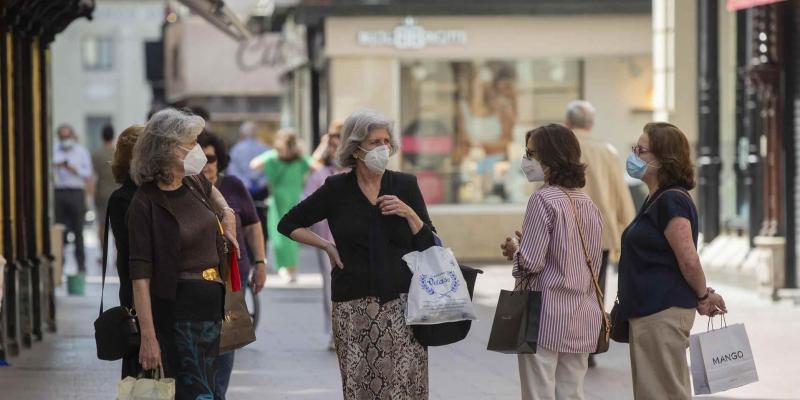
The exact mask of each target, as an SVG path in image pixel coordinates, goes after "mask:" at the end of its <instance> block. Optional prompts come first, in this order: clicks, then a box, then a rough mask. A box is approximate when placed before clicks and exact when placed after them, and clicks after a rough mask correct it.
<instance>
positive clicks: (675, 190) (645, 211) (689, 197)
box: [642, 189, 694, 214]
mask: <svg viewBox="0 0 800 400" xmlns="http://www.w3.org/2000/svg"><path fill="white" fill-rule="evenodd" d="M668 192H676V193H680V194H682V195H684V196H686V198H688V199H689V201H691V202H692V204H694V199H692V196H690V195H689V193H686V191H685V190H682V189H669V190H665V191H663V192H661V193H660V194H659V195H658V197H656V198H655V199H653V201H652V202H651V203H650V205H649V206H647V208H646V209H645V210H644V212H643V213H642V214H646V213H647V212H648V211H650V209H651V208H653V206H654V205H655V204H656V203H657V202H658V199H660V198H661V196H663V195H664V194H666V193H668Z"/></svg>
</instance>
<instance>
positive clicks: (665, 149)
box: [644, 122, 696, 190]
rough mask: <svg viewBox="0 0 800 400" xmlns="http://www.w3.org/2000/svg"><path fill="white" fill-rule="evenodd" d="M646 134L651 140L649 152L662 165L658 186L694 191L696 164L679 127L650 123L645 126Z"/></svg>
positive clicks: (662, 123) (663, 123) (659, 171)
mask: <svg viewBox="0 0 800 400" xmlns="http://www.w3.org/2000/svg"><path fill="white" fill-rule="evenodd" d="M644 133H645V134H647V137H648V139H650V148H649V149H648V150H650V152H651V153H653V155H654V156H656V159H658V161H659V163H660V164H661V168H659V169H658V185H659V186H661V187H668V186H682V187H683V188H685V189H687V190H692V189H694V187H695V185H696V182H695V179H694V163H692V153H691V150H690V148H689V140H688V139H686V135H684V134H683V132H681V130H680V129H679V128H678V127H677V126H675V125H672V124H669V123H666V122H650V123H649V124H647V125H645V126H644Z"/></svg>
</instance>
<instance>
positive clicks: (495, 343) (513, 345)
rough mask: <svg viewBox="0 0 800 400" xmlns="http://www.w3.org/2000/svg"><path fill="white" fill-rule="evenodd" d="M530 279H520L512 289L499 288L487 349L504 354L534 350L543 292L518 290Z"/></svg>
mask: <svg viewBox="0 0 800 400" xmlns="http://www.w3.org/2000/svg"><path fill="white" fill-rule="evenodd" d="M530 279H532V278H528V279H525V280H521V281H520V282H519V283H518V285H517V287H515V288H514V290H513V291H511V290H501V291H500V299H499V300H498V302H497V310H496V311H495V313H494V322H493V323H492V333H491V334H490V335H489V344H488V346H486V349H487V350H491V351H497V352H500V353H506V354H533V353H536V343H537V341H538V338H539V320H540V318H541V313H542V292H537V291H533V290H527V289H521V290H518V289H519V288H521V287H528V283H529V282H530Z"/></svg>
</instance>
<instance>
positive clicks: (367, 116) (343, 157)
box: [336, 109, 398, 167]
mask: <svg viewBox="0 0 800 400" xmlns="http://www.w3.org/2000/svg"><path fill="white" fill-rule="evenodd" d="M393 125H394V121H392V120H391V119H390V118H388V117H385V116H384V115H383V114H381V113H379V112H377V111H373V110H369V109H362V110H359V111H356V112H354V113H352V114H350V116H349V117H347V119H346V120H345V121H344V126H343V127H342V144H341V145H340V146H339V151H338V153H337V154H336V157H337V158H338V159H339V163H340V164H341V165H342V166H343V167H353V166H355V165H356V158H355V157H354V156H353V154H354V153H355V152H356V150H358V148H359V146H361V143H362V142H363V141H365V140H367V138H369V134H370V133H371V132H372V131H373V130H375V129H386V131H388V132H389V140H390V141H391V153H390V154H391V155H393V154H394V153H396V152H397V149H398V145H397V139H396V138H395V137H394V129H393Z"/></svg>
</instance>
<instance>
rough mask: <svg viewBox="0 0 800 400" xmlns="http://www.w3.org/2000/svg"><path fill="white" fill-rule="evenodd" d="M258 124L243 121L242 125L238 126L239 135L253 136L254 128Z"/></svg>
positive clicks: (255, 128) (256, 127)
mask: <svg viewBox="0 0 800 400" xmlns="http://www.w3.org/2000/svg"><path fill="white" fill-rule="evenodd" d="M257 129H258V126H256V123H255V122H253V121H244V122H242V125H240V126H239V135H241V136H242V137H245V138H251V137H253V136H255V134H256V130H257Z"/></svg>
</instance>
